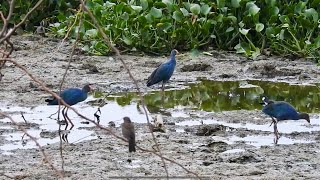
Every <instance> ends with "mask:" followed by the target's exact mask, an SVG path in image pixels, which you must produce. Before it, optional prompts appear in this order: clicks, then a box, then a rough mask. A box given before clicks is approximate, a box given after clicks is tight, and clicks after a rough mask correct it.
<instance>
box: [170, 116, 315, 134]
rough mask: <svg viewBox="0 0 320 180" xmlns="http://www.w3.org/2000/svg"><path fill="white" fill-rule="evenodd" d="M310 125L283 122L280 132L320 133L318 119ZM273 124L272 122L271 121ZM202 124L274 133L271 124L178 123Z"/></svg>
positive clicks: (182, 123)
mask: <svg viewBox="0 0 320 180" xmlns="http://www.w3.org/2000/svg"><path fill="white" fill-rule="evenodd" d="M310 121H311V122H310V124H308V123H307V122H306V121H305V120H298V121H283V122H279V123H278V130H279V131H280V133H287V134H289V133H292V132H311V131H320V126H319V125H318V124H316V123H317V122H318V119H311V120H310ZM270 122H271V120H270ZM201 124H219V125H223V126H227V127H231V128H245V129H248V130H258V131H269V132H273V126H271V127H269V124H262V125H258V124H253V123H245V124H244V123H228V122H224V121H217V120H214V119H209V120H203V121H202V122H200V121H181V122H178V123H176V125H179V126H195V125H201Z"/></svg>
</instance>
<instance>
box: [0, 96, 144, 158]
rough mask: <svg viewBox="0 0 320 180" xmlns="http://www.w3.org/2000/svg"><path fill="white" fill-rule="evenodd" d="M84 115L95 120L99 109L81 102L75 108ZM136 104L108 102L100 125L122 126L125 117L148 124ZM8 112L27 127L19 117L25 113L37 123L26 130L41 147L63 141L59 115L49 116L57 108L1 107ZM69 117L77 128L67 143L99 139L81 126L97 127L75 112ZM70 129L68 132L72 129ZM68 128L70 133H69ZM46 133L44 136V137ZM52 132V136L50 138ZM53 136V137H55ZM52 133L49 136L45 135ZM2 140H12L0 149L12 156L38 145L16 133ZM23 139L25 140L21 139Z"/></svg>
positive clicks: (69, 114)
mask: <svg viewBox="0 0 320 180" xmlns="http://www.w3.org/2000/svg"><path fill="white" fill-rule="evenodd" d="M88 100H89V101H90V100H92V97H90V98H88ZM73 107H74V108H76V109H77V110H78V111H79V112H80V113H81V114H83V115H85V116H87V117H89V118H91V119H93V117H94V115H93V114H94V113H95V112H96V110H97V107H93V106H90V105H88V104H86V103H79V104H77V105H75V106H73ZM136 107H137V104H136V103H132V104H131V105H128V106H124V107H123V106H120V105H118V104H117V103H116V102H112V101H110V102H108V104H106V105H105V106H103V107H101V108H100V110H101V112H102V114H101V116H100V124H101V125H104V126H108V123H109V122H110V121H114V122H115V124H116V126H120V124H121V123H122V118H123V117H124V116H130V117H134V121H135V122H138V123H145V122H146V119H145V115H144V114H142V112H139V111H137V109H136ZM1 109H3V110H4V111H5V112H6V113H9V114H10V113H13V115H11V117H12V118H13V119H14V120H15V121H16V122H18V123H20V124H24V120H23V118H22V116H21V114H20V112H23V116H24V117H25V119H26V121H27V122H28V123H35V124H38V125H39V127H32V126H31V127H29V128H27V127H25V128H26V129H27V131H28V133H30V134H31V135H32V136H34V137H36V138H37V141H38V142H39V144H40V145H47V144H53V143H57V142H59V140H60V137H59V136H58V129H59V125H58V123H57V121H56V119H57V114H55V115H53V116H52V118H49V116H50V115H52V114H53V113H55V112H56V111H57V109H58V106H46V105H42V106H38V107H34V108H27V107H10V106H9V107H2V108H1ZM68 116H69V117H70V118H71V120H72V122H73V123H74V125H75V126H74V128H73V129H72V130H71V131H69V132H67V134H68V136H67V138H68V142H69V143H77V142H81V141H83V140H90V139H95V138H97V136H96V135H95V133H94V132H93V131H89V130H85V129H82V128H80V129H79V127H93V126H94V124H92V123H90V124H86V123H83V122H86V121H85V120H84V119H81V118H80V117H78V116H77V115H76V114H75V113H74V112H73V111H72V110H69V111H68ZM60 119H61V120H62V119H63V117H62V116H61V115H60ZM0 121H1V122H3V123H6V122H11V121H10V119H8V118H5V119H1V120H0ZM10 124H11V123H8V125H6V124H5V125H2V126H1V129H14V127H13V126H10ZM69 128H70V125H69ZM69 128H68V129H69ZM61 129H62V130H64V129H65V125H63V126H61ZM68 129H67V131H68ZM42 133H43V134H42ZM50 133H51V135H50ZM52 133H53V134H52ZM44 134H49V135H44ZM3 137H4V138H5V140H7V141H11V143H9V144H5V145H2V146H0V152H1V150H2V151H4V154H9V153H10V152H9V151H10V150H15V149H28V148H36V145H35V143H34V142H33V141H32V140H31V139H29V137H27V136H26V135H24V133H23V132H20V131H18V132H14V133H3ZM22 137H23V138H22Z"/></svg>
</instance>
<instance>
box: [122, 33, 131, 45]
mask: <svg viewBox="0 0 320 180" xmlns="http://www.w3.org/2000/svg"><path fill="white" fill-rule="evenodd" d="M122 40H123V42H124V43H126V44H127V45H129V46H130V45H131V44H132V40H131V39H130V38H129V37H127V36H125V35H122Z"/></svg>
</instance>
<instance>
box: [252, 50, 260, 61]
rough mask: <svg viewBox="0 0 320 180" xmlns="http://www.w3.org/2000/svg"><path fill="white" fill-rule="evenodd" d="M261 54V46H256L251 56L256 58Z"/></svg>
mask: <svg viewBox="0 0 320 180" xmlns="http://www.w3.org/2000/svg"><path fill="white" fill-rule="evenodd" d="M260 55H261V52H260V49H259V48H256V50H255V51H254V52H252V54H251V58H252V59H256V58H257V57H258V56H260Z"/></svg>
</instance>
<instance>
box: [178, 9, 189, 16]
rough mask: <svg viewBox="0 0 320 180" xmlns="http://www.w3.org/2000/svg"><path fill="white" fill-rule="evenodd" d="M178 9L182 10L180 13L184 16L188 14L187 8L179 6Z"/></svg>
mask: <svg viewBox="0 0 320 180" xmlns="http://www.w3.org/2000/svg"><path fill="white" fill-rule="evenodd" d="M180 11H181V12H182V14H183V15H184V16H189V12H188V10H186V9H185V8H180Z"/></svg>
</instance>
